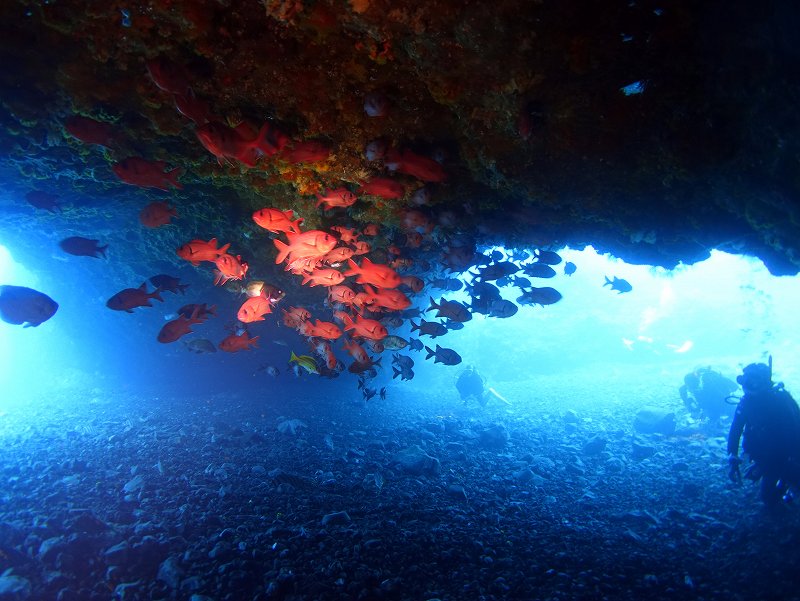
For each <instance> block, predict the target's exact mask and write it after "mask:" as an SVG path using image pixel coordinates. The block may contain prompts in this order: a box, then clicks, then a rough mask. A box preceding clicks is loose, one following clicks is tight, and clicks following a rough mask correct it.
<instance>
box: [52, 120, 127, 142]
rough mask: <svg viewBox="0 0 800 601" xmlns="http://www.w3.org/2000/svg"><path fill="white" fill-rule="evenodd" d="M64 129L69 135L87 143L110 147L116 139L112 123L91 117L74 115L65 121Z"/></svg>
mask: <svg viewBox="0 0 800 601" xmlns="http://www.w3.org/2000/svg"><path fill="white" fill-rule="evenodd" d="M64 129H66V130H67V133H69V135H71V136H73V137H74V138H77V139H78V140H80V141H81V142H84V143H85V144H98V145H100V146H105V147H107V148H109V147H111V146H113V144H114V142H115V141H116V140H115V139H114V138H115V134H114V129H113V128H112V127H111V124H110V123H104V122H102V121H95V120H94V119H90V118H89V117H82V116H80V115H73V116H72V117H70V118H69V119H67V120H66V121H65V122H64Z"/></svg>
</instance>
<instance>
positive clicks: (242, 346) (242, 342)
mask: <svg viewBox="0 0 800 601" xmlns="http://www.w3.org/2000/svg"><path fill="white" fill-rule="evenodd" d="M257 340H258V336H256V337H255V338H250V336H249V335H248V334H247V332H242V333H241V334H239V335H238V336H237V335H236V334H231V335H230V336H227V337H226V338H225V339H223V341H222V342H220V343H219V345H218V346H219V348H221V349H222V350H223V351H225V352H227V353H235V352H237V351H247V350H250V347H251V346H258V345H257V344H256V341H257Z"/></svg>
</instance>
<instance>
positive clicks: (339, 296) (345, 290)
mask: <svg viewBox="0 0 800 601" xmlns="http://www.w3.org/2000/svg"><path fill="white" fill-rule="evenodd" d="M355 296H356V293H355V292H354V291H353V289H352V288H350V287H348V286H331V287H330V288H328V302H330V303H341V304H343V305H349V304H351V303H352V302H353V299H354V298H355Z"/></svg>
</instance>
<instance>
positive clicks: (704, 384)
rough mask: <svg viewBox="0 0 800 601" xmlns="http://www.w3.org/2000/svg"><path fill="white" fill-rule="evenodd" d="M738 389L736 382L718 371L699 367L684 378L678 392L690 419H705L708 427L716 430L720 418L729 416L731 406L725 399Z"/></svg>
mask: <svg viewBox="0 0 800 601" xmlns="http://www.w3.org/2000/svg"><path fill="white" fill-rule="evenodd" d="M738 388H739V387H738V386H737V384H736V382H734V381H733V380H731V379H730V378H726V377H725V376H723V375H722V374H721V373H719V372H718V371H714V370H713V369H711V368H710V367H701V368H700V369H696V370H695V371H693V372H691V373H688V374H686V375H685V376H684V378H683V386H681V387H680V388H679V389H678V392H679V393H680V395H681V399H683V404H684V405H685V406H686V409H687V410H688V411H689V413H691V415H692V417H694V418H703V419H707V420H708V425H709V426H711V427H712V428H716V427H718V426H719V420H720V418H722V416H724V415H730V414H731V412H732V405H730V404H729V403H727V398H728V396H730V394H731V393H733V392H735V391H736V390H737V389H738Z"/></svg>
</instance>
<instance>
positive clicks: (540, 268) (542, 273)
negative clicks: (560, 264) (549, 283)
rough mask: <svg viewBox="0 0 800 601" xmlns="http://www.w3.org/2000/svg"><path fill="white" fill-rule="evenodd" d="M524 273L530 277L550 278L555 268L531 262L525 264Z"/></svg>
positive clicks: (553, 274) (554, 273)
mask: <svg viewBox="0 0 800 601" xmlns="http://www.w3.org/2000/svg"><path fill="white" fill-rule="evenodd" d="M525 273H526V274H527V275H529V276H531V277H532V278H552V277H554V276H555V275H556V270H555V269H553V268H552V267H550V266H549V265H546V264H545V263H531V264H530V265H526V266H525Z"/></svg>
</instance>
